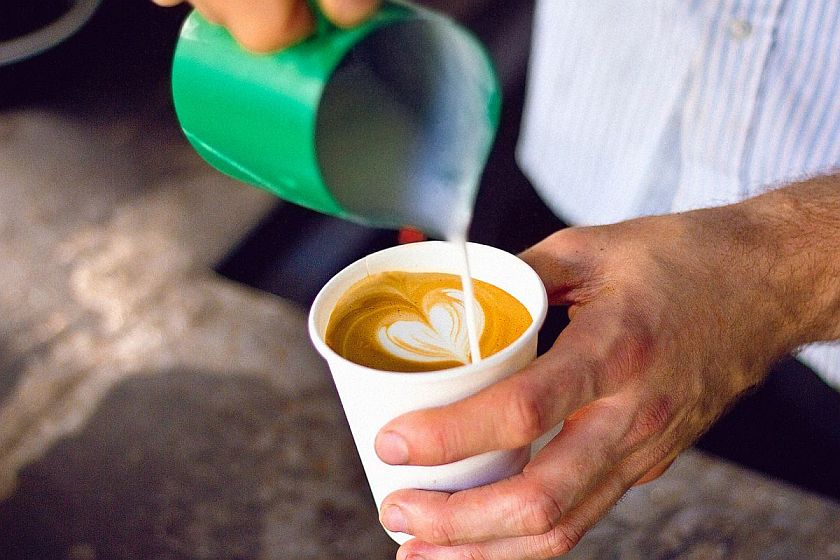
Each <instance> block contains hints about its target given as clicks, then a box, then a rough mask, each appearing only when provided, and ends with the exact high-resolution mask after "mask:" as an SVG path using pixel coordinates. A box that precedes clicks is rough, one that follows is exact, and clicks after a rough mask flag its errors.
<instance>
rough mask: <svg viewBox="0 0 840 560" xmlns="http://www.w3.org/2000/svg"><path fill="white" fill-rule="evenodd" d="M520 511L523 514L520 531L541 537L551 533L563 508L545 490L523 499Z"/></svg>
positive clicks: (561, 515)
mask: <svg viewBox="0 0 840 560" xmlns="http://www.w3.org/2000/svg"><path fill="white" fill-rule="evenodd" d="M520 511H522V512H523V518H522V521H523V527H522V530H523V532H525V533H526V534H529V535H541V534H543V533H547V532H549V531H551V530H552V529H553V528H554V526H555V525H556V524H557V522H558V521H560V518H561V517H563V508H562V507H561V506H560V503H559V502H558V500H557V499H555V498H554V496H553V495H552V494H551V493H550V492H547V491H545V490H542V489H540V490H536V491H535V492H533V493H532V494H531V495H529V496H526V497H525V498H523V503H522V505H521V509H520Z"/></svg>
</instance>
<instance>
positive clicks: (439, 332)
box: [324, 272, 532, 372]
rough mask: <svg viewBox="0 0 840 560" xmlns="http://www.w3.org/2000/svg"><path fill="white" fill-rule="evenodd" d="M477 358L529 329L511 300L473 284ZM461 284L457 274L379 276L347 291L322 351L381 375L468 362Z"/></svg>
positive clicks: (524, 313)
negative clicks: (477, 346)
mask: <svg viewBox="0 0 840 560" xmlns="http://www.w3.org/2000/svg"><path fill="white" fill-rule="evenodd" d="M473 289H474V291H475V303H476V305H475V307H476V321H477V323H478V325H477V328H476V330H477V331H478V335H479V336H478V338H479V346H480V350H481V355H482V357H485V356H492V355H493V354H495V353H496V352H498V351H499V350H502V349H504V348H505V347H507V346H508V345H509V344H511V343H512V342H513V341H515V340H516V339H517V338H519V337H520V336H521V335H522V333H524V332H525V331H526V330H527V328H528V326H529V325H530V324H531V321H532V319H531V315H530V313H528V310H527V309H526V308H525V306H524V305H522V304H521V303H520V302H519V301H518V300H517V299H516V298H514V297H513V296H511V295H510V294H508V293H507V292H505V291H504V290H501V289H500V288H497V287H496V286H493V285H491V284H488V283H486V282H482V281H480V280H474V281H473ZM464 307H465V306H464V295H463V291H462V289H461V279H460V277H458V276H456V275H454V274H444V273H437V272H435V273H418V272H382V273H378V274H373V275H371V276H369V277H367V278H365V279H364V280H361V281H360V282H358V283H356V284H355V285H353V286H351V287H350V289H349V290H347V292H346V293H345V294H344V295H343V296H342V297H341V298H340V299H339V301H338V302H337V303H336V305H335V307H334V308H333V311H332V314H331V315H330V320H329V324H328V325H327V331H326V335H325V337H324V338H325V341H326V343H327V345H328V346H329V347H330V348H332V349H333V350H334V351H335V352H337V353H338V354H340V355H341V356H343V357H345V358H347V359H348V360H350V361H352V362H355V363H357V364H361V365H364V366H367V367H371V368H375V369H379V370H383V371H401V372H412V371H417V372H420V371H434V370H441V369H448V368H452V367H458V366H462V365H464V364H469V363H471V359H470V358H471V356H470V345H469V338H468V332H467V323H466V313H465V309H464Z"/></svg>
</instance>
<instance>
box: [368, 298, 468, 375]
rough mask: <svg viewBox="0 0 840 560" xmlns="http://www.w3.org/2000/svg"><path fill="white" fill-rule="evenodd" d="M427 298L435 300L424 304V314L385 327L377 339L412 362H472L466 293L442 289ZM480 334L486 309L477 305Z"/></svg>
mask: <svg viewBox="0 0 840 560" xmlns="http://www.w3.org/2000/svg"><path fill="white" fill-rule="evenodd" d="M440 292H441V294H438V293H437V292H431V293H430V294H429V296H431V297H427V298H424V300H425V299H428V300H431V301H435V302H436V303H433V304H431V305H430V306H429V307H428V308H427V307H425V306H424V307H423V316H422V317H418V318H416V319H414V320H401V321H396V322H394V323H391V324H390V325H387V326H382V327H380V328H379V331H378V333H377V334H378V340H379V343H380V344H381V345H382V348H384V349H385V351H386V352H388V353H390V354H392V355H394V356H396V357H398V358H402V359H404V360H409V361H412V362H424V363H430V362H440V361H449V360H452V361H457V362H461V363H462V364H468V363H470V361H471V359H470V341H469V336H468V332H467V322H466V309H465V306H464V294H463V292H462V291H461V290H452V289H445V290H440ZM476 326H477V330H478V337H479V338H481V333H482V331H483V330H484V311H483V310H482V309H481V306H480V305H477V306H476Z"/></svg>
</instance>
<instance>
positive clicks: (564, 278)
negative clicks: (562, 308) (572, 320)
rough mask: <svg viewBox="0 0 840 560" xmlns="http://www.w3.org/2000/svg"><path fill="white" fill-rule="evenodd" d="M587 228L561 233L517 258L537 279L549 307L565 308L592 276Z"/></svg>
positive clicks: (593, 265)
mask: <svg viewBox="0 0 840 560" xmlns="http://www.w3.org/2000/svg"><path fill="white" fill-rule="evenodd" d="M591 232H592V229H591V228H567V229H562V230H560V231H558V232H556V233H554V234H552V235H550V236H548V237H546V238H545V239H543V240H542V241H540V242H539V243H537V244H536V245H534V246H533V247H531V248H529V249H526V250H525V251H523V252H522V253H520V254H519V258H521V259H522V260H523V261H525V262H526V263H527V264H528V265H529V266H530V267H531V268H533V269H534V271H535V272H536V273H537V274H538V275H539V277H540V279H541V280H542V281H543V284H544V285H545V290H546V292H547V293H548V298H549V301H550V303H552V304H555V305H557V304H569V303H574V302H575V301H576V299H577V298H576V295H577V294H578V293H579V291H580V290H581V289H583V288H584V287H585V286H586V285H588V284H589V283H590V282H589V280H591V279H592V278H594V276H595V271H596V269H597V255H598V251H593V250H592V240H593V237H594V236H593V235H592V234H591Z"/></svg>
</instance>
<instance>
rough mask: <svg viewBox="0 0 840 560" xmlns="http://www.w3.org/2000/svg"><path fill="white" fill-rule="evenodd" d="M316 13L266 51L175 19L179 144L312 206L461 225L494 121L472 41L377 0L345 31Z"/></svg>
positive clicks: (431, 228)
mask: <svg viewBox="0 0 840 560" xmlns="http://www.w3.org/2000/svg"><path fill="white" fill-rule="evenodd" d="M312 5H313V6H314V2H313V3H312ZM315 12H316V19H317V30H316V32H315V34H314V35H313V36H312V37H310V38H309V39H307V40H305V41H304V42H302V43H299V44H297V45H295V46H292V47H290V48H287V49H284V50H282V51H280V52H277V53H274V54H268V55H258V54H253V53H250V52H248V51H246V50H244V49H242V48H241V47H239V46H238V45H237V44H236V42H235V41H234V40H233V38H232V37H231V36H230V35H229V34H228V32H227V31H226V30H225V29H224V28H222V27H220V26H217V25H213V24H211V23H208V22H207V21H206V20H205V19H203V18H202V17H201V15H199V14H198V13H197V12H193V13H192V14H191V15H190V16H189V17H188V18H187V20H186V22H185V23H184V26H183V28H182V30H181V35H180V38H179V41H178V45H177V48H176V51H175V59H174V63H173V71H172V92H173V97H174V101H175V109H176V112H177V115H178V119H179V121H180V123H181V126H182V128H183V130H184V133H185V134H186V136H187V138H188V139H189V141H190V143H191V144H192V145H193V146H194V147H195V149H196V150H197V151H198V152H199V154H201V156H202V157H203V158H204V159H206V160H207V161H208V162H209V163H210V164H211V165H213V166H214V167H216V168H218V169H219V170H221V171H222V172H224V173H226V174H228V175H230V176H232V177H234V178H236V179H239V180H241V181H244V182H247V183H251V184H253V185H256V186H258V187H260V188H263V189H265V190H267V191H269V192H271V193H273V194H275V195H277V196H278V197H280V198H282V199H284V200H288V201H291V202H294V203H296V204H300V205H302V206H306V207H308V208H311V209H313V210H317V211H319V212H323V213H326V214H330V215H334V216H340V217H342V218H347V219H350V220H353V221H356V222H360V223H363V224H366V225H371V226H376V227H387V228H399V227H403V226H411V227H415V228H417V229H420V230H422V231H424V232H426V233H427V234H429V235H432V236H440V237H452V236H453V235H457V234H459V233H460V234H464V233H465V232H466V228H467V227H468V225H469V221H470V218H471V215H472V207H473V204H474V201H475V195H476V190H477V185H478V181H479V179H480V175H481V172H482V170H483V168H484V164H485V162H486V158H487V155H488V153H489V151H490V148H491V145H492V142H493V137H494V136H495V132H496V128H497V125H498V119H499V108H500V94H499V85H498V80H497V77H496V73H495V71H494V68H493V65H492V63H491V61H490V59H489V57H488V55H487V53H486V51H485V50H484V48H483V47H482V46H481V44H480V43H479V42H478V41H477V39H476V38H475V37H474V36H473V35H471V34H470V33H469V32H468V31H466V30H465V29H463V28H462V27H460V26H458V25H457V24H456V23H454V22H453V21H452V20H450V19H448V18H447V17H445V16H443V15H440V14H438V13H435V12H433V11H430V10H427V9H424V8H421V7H418V6H414V5H410V4H407V3H402V2H397V1H386V2H385V3H384V4H383V5H382V6H381V8H380V9H379V10H378V12H377V13H376V14H374V15H373V17H371V18H370V19H369V20H367V21H366V22H364V23H362V24H361V25H359V26H357V27H353V28H350V29H340V28H338V27H336V26H334V25H332V24H330V23H329V22H328V21H327V20H326V19H325V18H324V17H323V15H322V14H320V13H319V12H318V10H317V8H316V9H315Z"/></svg>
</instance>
